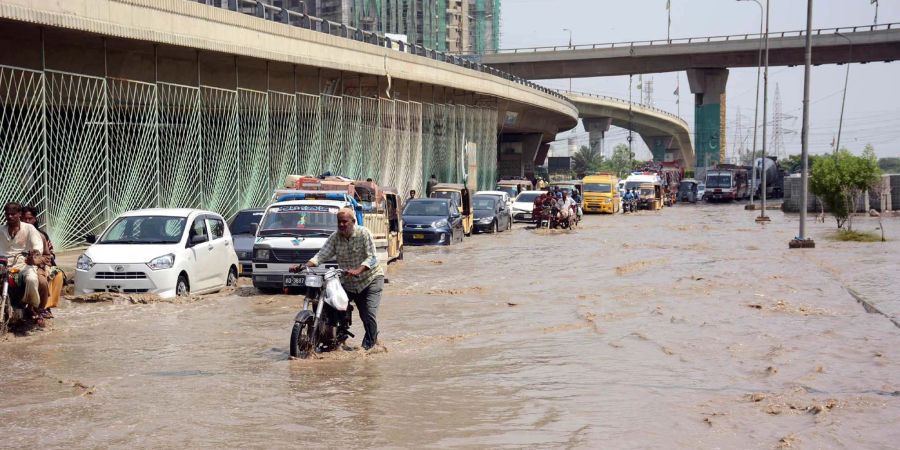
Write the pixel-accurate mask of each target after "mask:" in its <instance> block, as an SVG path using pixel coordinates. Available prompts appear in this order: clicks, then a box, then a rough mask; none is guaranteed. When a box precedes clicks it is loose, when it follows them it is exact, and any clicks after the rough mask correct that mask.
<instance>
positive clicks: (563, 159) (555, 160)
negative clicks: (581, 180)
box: [547, 156, 572, 173]
mask: <svg viewBox="0 0 900 450" xmlns="http://www.w3.org/2000/svg"><path fill="white" fill-rule="evenodd" d="M571 170H572V158H570V157H568V156H551V157H549V158H547V171H548V172H550V173H557V172H570V171H571Z"/></svg>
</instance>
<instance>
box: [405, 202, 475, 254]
mask: <svg viewBox="0 0 900 450" xmlns="http://www.w3.org/2000/svg"><path fill="white" fill-rule="evenodd" d="M464 234H465V232H464V230H463V217H462V214H461V213H460V212H459V207H458V206H456V204H455V203H453V201H452V200H450V199H446V198H417V199H412V200H410V201H409V202H407V203H406V207H405V208H403V242H404V243H405V244H412V245H416V244H420V245H421V244H426V245H427V244H437V245H450V244H452V243H453V242H462V240H463V235H464Z"/></svg>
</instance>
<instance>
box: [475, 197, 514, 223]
mask: <svg viewBox="0 0 900 450" xmlns="http://www.w3.org/2000/svg"><path fill="white" fill-rule="evenodd" d="M475 195H492V196H494V197H495V198H498V199H500V202H501V203H502V204H504V205H506V212H507V214H509V222H510V223H512V221H513V218H512V204H513V198H512V197H510V196H509V193H507V192H506V191H478V192H476V193H475Z"/></svg>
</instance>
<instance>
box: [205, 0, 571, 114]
mask: <svg viewBox="0 0 900 450" xmlns="http://www.w3.org/2000/svg"><path fill="white" fill-rule="evenodd" d="M194 1H197V2H198V3H202V4H204V5H208V6H211V7H218V8H225V9H230V10H232V11H237V12H241V13H244V14H249V15H253V16H256V17H259V18H261V19H266V20H271V21H273V22H280V23H283V24H285V25H291V26H296V27H300V28H305V29H307V30H312V31H317V32H320V33H325V34H330V35H332V36H338V37H342V38H346V39H353V40H355V41H359V42H365V43H367V44H372V45H377V46H379V47H386V48H390V49H394V50H397V51H401V52H405V53H410V54H413V55H417V56H422V57H425V58H429V59H433V60H435V61H441V62H445V63H450V64H453V65H456V66H459V67H464V68H466V69H471V70H476V71H478V72H482V73H487V74H490V75H494V76H498V77H500V78H503V79H505V80H509V81H512V82H514V83H517V84H521V85H524V86H527V87H529V88H531V89H535V90H538V91H540V92H543V93H545V94H547V95H551V96H553V97H556V98H559V99H561V100H565V99H566V98H565V96H564V95H562V94H560V93H559V92H557V91H555V90H553V89H550V88H547V87H544V86H541V85H539V84H537V83H534V82H532V81H530V80H527V79H525V78H522V77H520V76H517V75H513V74H510V73H507V72H503V71H501V70H497V69H495V68H493V67H491V66H488V65H485V64H481V63H479V62H477V61H474V60H472V59H471V58H464V57H462V56H460V55H454V54H451V53H447V52H442V51H438V50H432V49H428V48H425V47H424V46H421V45H416V44H407V43H405V42H403V41H395V40H392V39H391V38H389V37H387V36H384V35H382V34H378V33H374V32H371V31H366V30H362V29H359V28H354V27H351V26H347V25H346V24H342V23H337V22H332V21H330V20H326V19H322V18H319V17H315V16H311V15H309V14H307V13H305V12H301V11H294V10H292V9H289V8H283V7H280V6H275V5H273V4H271V3H269V2H267V1H263V0H194ZM304 5H305V4H304ZM304 7H305V6H304Z"/></svg>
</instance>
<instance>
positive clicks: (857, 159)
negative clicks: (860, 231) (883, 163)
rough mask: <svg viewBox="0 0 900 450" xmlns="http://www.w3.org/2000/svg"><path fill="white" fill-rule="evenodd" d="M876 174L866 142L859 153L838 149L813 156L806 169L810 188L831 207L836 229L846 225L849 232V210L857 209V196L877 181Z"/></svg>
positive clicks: (874, 164)
mask: <svg viewBox="0 0 900 450" xmlns="http://www.w3.org/2000/svg"><path fill="white" fill-rule="evenodd" d="M880 175H881V171H880V170H879V169H878V159H877V158H876V157H875V149H874V148H873V147H872V146H871V145H866V148H865V150H863V154H862V155H861V156H856V155H854V154H852V153H850V151H849V150H847V149H846V148H842V149H840V150H838V151H837V152H835V153H834V154H832V155H827V156H820V157H819V158H817V159H816V161H815V163H814V164H813V167H812V170H811V171H810V190H811V191H812V193H813V194H815V195H816V196H818V197H819V198H820V199H822V202H823V203H825V206H827V207H828V209H829V210H831V214H832V215H833V216H834V219H835V221H836V222H837V227H838V228H843V227H844V224H846V225H847V230H849V231H853V213H855V212H856V211H857V210H858V209H859V208H858V207H859V204H858V202H859V201H860V197H861V195H862V193H863V192H865V191H866V190H868V189H869V188H871V187H872V186H874V185H875V183H877V182H878V181H879V179H880ZM805 207H806V206H805V205H801V208H805Z"/></svg>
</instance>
